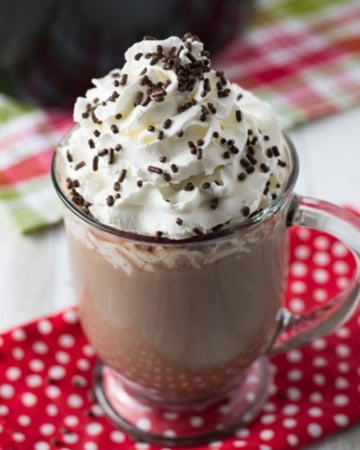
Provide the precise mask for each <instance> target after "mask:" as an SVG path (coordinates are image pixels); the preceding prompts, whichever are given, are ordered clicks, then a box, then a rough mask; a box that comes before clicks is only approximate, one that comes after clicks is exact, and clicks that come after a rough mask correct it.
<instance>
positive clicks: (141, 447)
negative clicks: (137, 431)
mask: <svg viewBox="0 0 360 450" xmlns="http://www.w3.org/2000/svg"><path fill="white" fill-rule="evenodd" d="M134 447H135V448H136V450H148V448H150V444H147V443H146V442H136V443H135V445H134Z"/></svg>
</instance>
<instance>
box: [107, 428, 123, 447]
mask: <svg viewBox="0 0 360 450" xmlns="http://www.w3.org/2000/svg"><path fill="white" fill-rule="evenodd" d="M110 440H111V441H112V442H115V443H116V444H120V443H121V442H124V441H125V434H124V433H122V432H121V431H112V432H111V433H110Z"/></svg>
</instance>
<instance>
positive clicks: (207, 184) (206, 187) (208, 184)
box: [202, 181, 210, 189]
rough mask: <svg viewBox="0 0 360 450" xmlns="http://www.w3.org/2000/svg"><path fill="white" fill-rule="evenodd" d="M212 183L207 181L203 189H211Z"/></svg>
mask: <svg viewBox="0 0 360 450" xmlns="http://www.w3.org/2000/svg"><path fill="white" fill-rule="evenodd" d="M209 187H210V183H209V182H208V181H205V183H203V184H202V188H203V189H209Z"/></svg>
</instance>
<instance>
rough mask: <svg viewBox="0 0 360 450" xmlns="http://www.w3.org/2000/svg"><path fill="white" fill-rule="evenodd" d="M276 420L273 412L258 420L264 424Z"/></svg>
mask: <svg viewBox="0 0 360 450" xmlns="http://www.w3.org/2000/svg"><path fill="white" fill-rule="evenodd" d="M275 420H276V416H275V415H274V414H265V415H263V416H262V417H261V418H260V422H261V423H263V424H264V425H270V424H271V423H274V422H275Z"/></svg>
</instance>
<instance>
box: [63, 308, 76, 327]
mask: <svg viewBox="0 0 360 450" xmlns="http://www.w3.org/2000/svg"><path fill="white" fill-rule="evenodd" d="M63 318H64V321H65V322H66V323H68V324H69V325H73V324H75V323H77V322H78V320H79V315H78V313H77V312H76V311H75V310H74V309H68V310H66V311H65V312H64V314H63Z"/></svg>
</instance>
